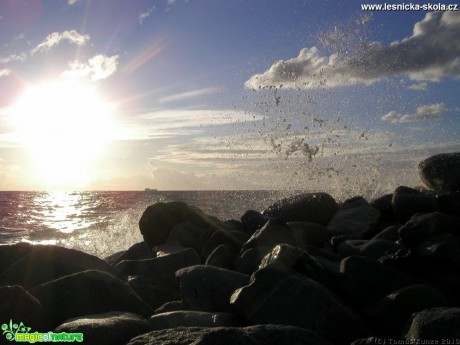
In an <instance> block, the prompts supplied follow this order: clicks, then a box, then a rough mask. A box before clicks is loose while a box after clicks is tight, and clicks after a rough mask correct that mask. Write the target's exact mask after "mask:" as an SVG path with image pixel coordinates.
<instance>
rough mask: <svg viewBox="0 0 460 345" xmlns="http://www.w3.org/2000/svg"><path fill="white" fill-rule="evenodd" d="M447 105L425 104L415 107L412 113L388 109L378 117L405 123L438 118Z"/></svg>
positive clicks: (392, 121)
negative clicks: (388, 110) (387, 111)
mask: <svg viewBox="0 0 460 345" xmlns="http://www.w3.org/2000/svg"><path fill="white" fill-rule="evenodd" d="M446 109H447V107H446V105H445V104H444V103H435V104H427V105H422V106H420V107H417V110H416V112H415V113H413V114H401V113H398V112H397V111H390V112H389V113H388V114H385V115H383V116H382V117H381V118H380V119H381V120H382V121H388V122H391V123H407V122H415V121H421V120H431V119H437V118H440V117H441V116H442V114H443V112H444V111H446Z"/></svg>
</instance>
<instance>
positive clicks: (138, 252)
mask: <svg viewBox="0 0 460 345" xmlns="http://www.w3.org/2000/svg"><path fill="white" fill-rule="evenodd" d="M153 257H154V256H153V253H152V250H151V249H150V248H149V247H148V246H147V243H145V242H139V243H136V244H133V245H132V246H131V247H129V248H128V250H125V251H122V252H119V253H116V254H114V255H111V256H109V257H108V258H105V259H104V260H105V261H107V262H108V263H109V264H110V265H112V266H115V265H117V264H118V263H120V262H121V261H123V260H143V259H151V258H153Z"/></svg>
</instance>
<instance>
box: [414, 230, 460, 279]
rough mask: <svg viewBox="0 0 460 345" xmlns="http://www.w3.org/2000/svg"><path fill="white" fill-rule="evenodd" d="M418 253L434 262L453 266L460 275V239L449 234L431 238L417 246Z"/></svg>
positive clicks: (454, 270)
mask: <svg viewBox="0 0 460 345" xmlns="http://www.w3.org/2000/svg"><path fill="white" fill-rule="evenodd" d="M417 253H418V254H419V255H420V256H421V257H423V258H427V259H429V260H432V261H438V262H439V263H440V264H444V265H448V266H451V267H452V269H453V272H456V273H459V274H460V238H459V237H457V236H454V235H452V234H449V233H440V234H437V235H434V236H431V237H430V238H428V239H427V240H425V241H423V242H422V243H420V244H419V245H418V246H417Z"/></svg>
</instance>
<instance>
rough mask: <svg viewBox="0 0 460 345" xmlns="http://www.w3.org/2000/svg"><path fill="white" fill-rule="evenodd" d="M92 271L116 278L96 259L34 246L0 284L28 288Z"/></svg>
mask: <svg viewBox="0 0 460 345" xmlns="http://www.w3.org/2000/svg"><path fill="white" fill-rule="evenodd" d="M93 269H94V270H98V271H105V272H108V273H110V274H113V275H117V272H116V271H115V270H114V268H113V267H112V266H110V265H109V264H108V263H107V262H105V261H104V260H101V259H99V258H98V257H96V256H93V255H89V254H86V253H83V252H80V251H78V250H74V249H68V248H63V247H59V246H37V247H36V248H35V249H34V250H33V251H31V252H30V253H29V254H27V255H26V256H24V257H23V258H22V259H20V260H18V261H16V262H15V263H14V264H12V265H11V266H10V267H9V268H8V269H7V270H6V271H4V272H2V273H1V274H0V284H1V285H15V284H17V285H22V286H24V287H25V288H29V287H34V286H37V285H40V284H43V283H46V282H48V281H51V280H55V279H57V278H61V277H64V276H66V275H69V274H73V273H77V272H82V271H85V270H93Z"/></svg>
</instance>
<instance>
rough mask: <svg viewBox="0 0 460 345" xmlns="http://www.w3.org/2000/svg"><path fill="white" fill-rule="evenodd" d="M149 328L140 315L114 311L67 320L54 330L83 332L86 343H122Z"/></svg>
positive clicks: (105, 344)
mask: <svg viewBox="0 0 460 345" xmlns="http://www.w3.org/2000/svg"><path fill="white" fill-rule="evenodd" d="M151 330H152V329H151V328H150V325H149V323H148V322H147V320H145V319H144V318H142V317H141V316H139V315H136V314H132V313H126V312H119V311H114V312H109V313H103V314H95V315H86V316H83V317H79V318H75V319H70V320H67V321H66V322H65V323H63V324H61V325H60V326H58V327H57V328H56V329H55V330H54V332H55V333H61V332H66V333H83V342H84V343H87V344H98V345H124V344H126V342H127V341H129V340H130V339H132V338H134V337H136V336H138V335H140V334H144V333H147V332H149V331H151Z"/></svg>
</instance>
